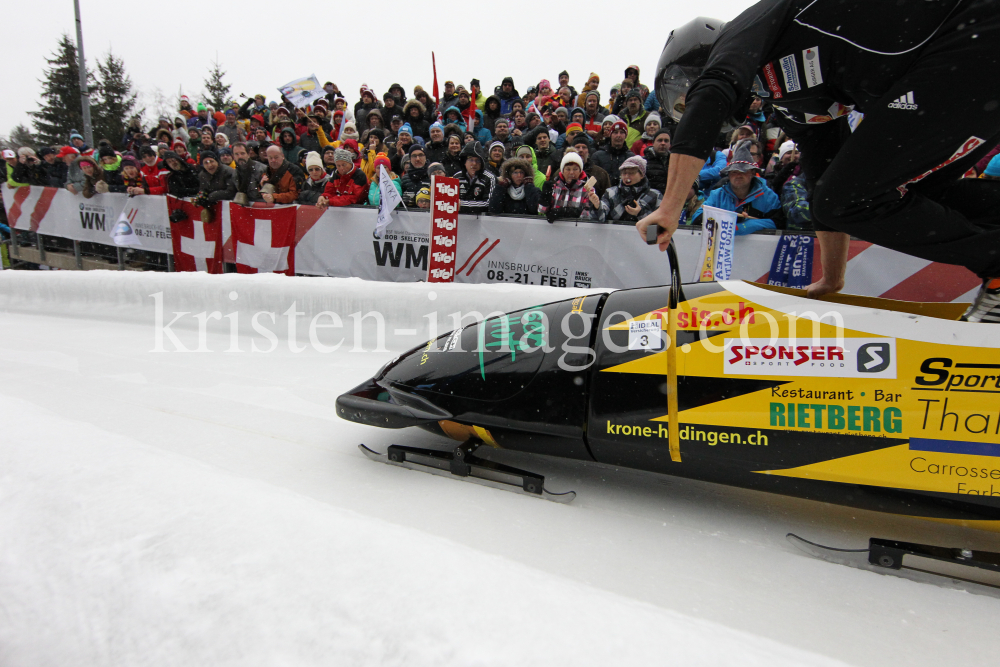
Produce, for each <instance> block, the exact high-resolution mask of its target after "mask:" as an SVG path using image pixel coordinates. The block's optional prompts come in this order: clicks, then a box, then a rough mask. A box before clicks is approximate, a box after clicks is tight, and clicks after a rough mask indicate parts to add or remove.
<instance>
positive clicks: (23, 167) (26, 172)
mask: <svg viewBox="0 0 1000 667" xmlns="http://www.w3.org/2000/svg"><path fill="white" fill-rule="evenodd" d="M43 165H44V162H41V161H39V162H38V163H36V164H21V163H18V165H17V166H16V167H14V169H13V172H9V173H10V174H11V176H12V179H11V178H8V179H7V181H8V183H9V182H11V180H13V182H14V183H18V184H21V185H48V184H49V172H48V170H47V169H46V168H45V167H44V166H43Z"/></svg>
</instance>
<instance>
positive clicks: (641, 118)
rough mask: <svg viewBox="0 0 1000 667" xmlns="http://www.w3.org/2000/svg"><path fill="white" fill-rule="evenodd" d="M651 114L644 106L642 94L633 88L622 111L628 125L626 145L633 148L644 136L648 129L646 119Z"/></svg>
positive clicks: (626, 97) (623, 118)
mask: <svg viewBox="0 0 1000 667" xmlns="http://www.w3.org/2000/svg"><path fill="white" fill-rule="evenodd" d="M648 115H649V112H648V111H646V110H645V109H644V108H643V106H642V93H640V92H639V91H638V90H636V89H635V88H633V89H632V90H630V91H629V93H628V95H626V96H625V106H624V108H623V109H622V120H624V121H625V124H626V125H628V137H627V139H626V145H629V146H631V145H632V144H634V143H635V141H636V139H638V138H639V137H641V136H642V133H643V132H645V129H646V117H647V116H648Z"/></svg>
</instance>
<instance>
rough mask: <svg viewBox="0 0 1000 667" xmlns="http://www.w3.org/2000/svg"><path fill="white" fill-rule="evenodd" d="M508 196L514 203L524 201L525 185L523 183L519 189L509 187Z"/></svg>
mask: <svg viewBox="0 0 1000 667" xmlns="http://www.w3.org/2000/svg"><path fill="white" fill-rule="evenodd" d="M507 196H508V197H510V198H511V199H513V200H514V201H521V200H522V199H524V183H522V184H521V187H519V188H515V187H514V186H513V185H511V186H509V187H508V188H507Z"/></svg>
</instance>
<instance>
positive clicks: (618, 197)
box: [591, 155, 663, 225]
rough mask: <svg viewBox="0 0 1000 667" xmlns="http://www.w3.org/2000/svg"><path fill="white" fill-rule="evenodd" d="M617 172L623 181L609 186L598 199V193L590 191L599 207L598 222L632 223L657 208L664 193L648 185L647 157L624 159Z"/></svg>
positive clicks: (596, 205)
mask: <svg viewBox="0 0 1000 667" xmlns="http://www.w3.org/2000/svg"><path fill="white" fill-rule="evenodd" d="M618 172H619V174H620V176H621V182H620V183H619V184H618V185H615V186H612V187H610V188H608V191H607V192H605V193H604V196H603V197H601V198H600V200H599V202H594V199H596V198H597V195H596V194H593V195H591V203H594V205H595V207H596V208H597V209H598V210H597V215H596V216H595V217H596V219H597V220H598V221H599V222H610V223H612V224H617V225H632V224H635V223H636V222H638V221H639V220H642V219H643V218H645V217H646V216H647V215H649V214H650V213H652V212H653V211H655V210H656V208H657V207H658V206H659V205H660V201H661V200H662V199H663V194H662V193H661V192H660V191H659V190H654V189H653V188H650V187H649V179H647V178H646V160H644V159H643V158H641V157H639V156H638V155H633V156H632V157H630V158H629V159H627V160H625V161H624V162H622V164H621V166H620V167H619V168H618Z"/></svg>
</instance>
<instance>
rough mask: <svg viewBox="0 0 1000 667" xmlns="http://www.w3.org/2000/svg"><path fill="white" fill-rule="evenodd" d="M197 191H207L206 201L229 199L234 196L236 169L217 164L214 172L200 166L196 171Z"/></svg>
mask: <svg viewBox="0 0 1000 667" xmlns="http://www.w3.org/2000/svg"><path fill="white" fill-rule="evenodd" d="M198 191H199V192H203V193H207V195H208V201H229V200H231V199H232V198H233V197H234V196H236V170H234V169H233V168H232V167H227V166H226V165H224V164H221V163H220V164H219V168H218V169H216V170H215V173H214V174H210V173H208V171H207V170H206V169H205V168H204V167H202V168H201V171H199V172H198Z"/></svg>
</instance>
